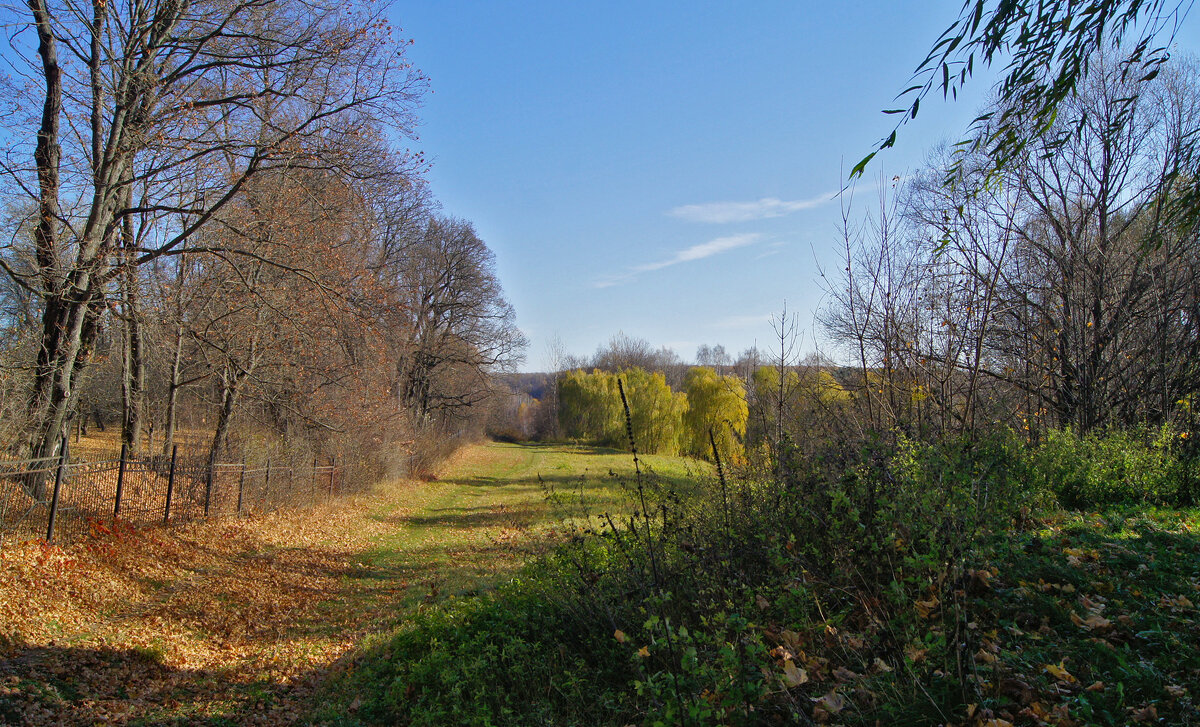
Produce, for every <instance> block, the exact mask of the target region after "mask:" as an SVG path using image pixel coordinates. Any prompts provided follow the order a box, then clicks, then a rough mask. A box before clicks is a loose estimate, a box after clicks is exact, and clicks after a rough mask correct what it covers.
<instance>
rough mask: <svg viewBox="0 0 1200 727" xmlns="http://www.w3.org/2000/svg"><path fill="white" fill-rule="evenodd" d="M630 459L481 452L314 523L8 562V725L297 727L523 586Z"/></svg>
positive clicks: (341, 505)
mask: <svg viewBox="0 0 1200 727" xmlns="http://www.w3.org/2000/svg"><path fill="white" fill-rule="evenodd" d="M610 459H612V460H613V462H614V463H615V462H619V461H623V459H624V458H623V457H620V456H619V455H610V454H598V453H595V452H593V451H588V450H581V449H573V448H567V447H536V446H516V445H499V444H491V445H480V446H473V447H468V448H466V449H464V450H462V451H461V452H459V453H458V454H457V455H456V456H455V457H454V458H453V459H452V460H451V461H450V462H448V463H447V464H446V466H444V467H443V468H442V471H441V472H440V473H439V477H438V478H437V479H436V480H435V481H432V482H420V483H416V482H407V481H395V482H389V483H386V484H384V485H381V486H379V487H378V488H377V489H376V490H375V491H373V492H372V493H370V494H368V495H362V496H358V497H354V498H348V499H345V500H342V501H340V502H338V503H336V504H334V505H331V506H326V507H321V508H318V509H316V510H312V511H305V512H283V513H272V514H262V515H253V516H251V517H246V518H242V519H239V520H223V521H215V522H206V523H195V524H191V525H187V526H183V527H177V528H171V529H153V530H145V531H132V530H128V529H123V528H117V529H115V530H112V531H107V530H104V529H101V531H100V532H97V533H96V535H95V537H92V538H90V539H88V540H87V541H85V542H82V543H77V544H74V545H71V546H69V547H67V548H56V547H48V546H45V545H44V544H40V543H36V542H33V543H25V544H21V545H17V546H6V547H5V549H4V550H0V724H30V725H37V724H96V723H115V724H160V723H164V722H167V723H172V722H173V723H187V724H212V725H221V724H289V723H292V722H294V721H295V720H296V719H298V718H299V716H300V715H301V714H302V713H303V712H304V711H305V709H306V705H307V700H308V699H309V698H310V696H311V694H312V690H313V688H314V687H315V686H316V684H317V683H318V682H319V680H320V678H321V676H322V674H324V673H325V671H326V670H327V669H328V668H330V666H331V665H333V664H334V663H336V661H337V660H338V659H339V658H340V657H341V656H342V655H343V654H345V653H346V652H347V651H348V650H349V649H351V648H352V647H353V646H354V645H355V644H356V643H357V642H359V641H360V640H361V639H362V638H363V637H365V636H366V635H368V634H370V633H373V632H376V631H379V630H382V629H386V628H388V627H390V626H394V625H395V624H397V623H398V622H400V620H402V619H403V618H404V616H405V614H407V613H410V612H411V611H412V609H419V608H422V607H424V604H426V603H429V602H433V601H436V600H439V599H441V598H444V597H446V596H447V595H450V594H455V593H464V592H470V591H472V590H474V589H477V588H479V587H481V586H484V585H486V584H487V583H488V582H490V581H492V580H494V579H496V578H503V577H505V576H506V575H507V574H509V573H511V572H512V571H513V570H514V569H515V568H517V567H519V566H520V564H521V563H522V562H523V561H524V559H525V558H526V557H527V554H528V552H529V547H530V546H531V544H532V543H536V542H537V540H538V539H537V538H531V537H530V535H531V534H532V533H534V532H537V531H540V530H542V529H544V528H546V527H551V526H552V524H553V523H555V522H558V521H559V520H560V518H561V516H562V514H563V510H562V509H561V508H556V507H555V506H553V505H551V504H548V503H547V502H546V500H545V497H544V495H545V488H546V487H557V488H560V489H562V490H563V491H564V492H569V493H570V497H569V498H560V500H562V499H567V500H569V499H571V498H575V497H578V498H582V499H584V500H588V499H589V498H590V502H592V503H598V502H604V501H605V500H607V499H609V498H611V497H612V496H613V493H612V489H611V488H612V481H611V478H608V477H607V475H606V472H607V469H606V468H608V467H609V466H610V465H611V464H612V463H610V462H608V460H610Z"/></svg>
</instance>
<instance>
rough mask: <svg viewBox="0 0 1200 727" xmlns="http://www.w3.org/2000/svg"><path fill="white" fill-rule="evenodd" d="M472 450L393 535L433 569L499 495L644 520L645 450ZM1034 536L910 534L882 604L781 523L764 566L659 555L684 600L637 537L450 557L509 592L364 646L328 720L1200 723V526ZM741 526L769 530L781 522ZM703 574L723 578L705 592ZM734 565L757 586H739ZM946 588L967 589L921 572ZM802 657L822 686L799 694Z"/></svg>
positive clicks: (1160, 520)
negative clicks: (634, 484) (951, 562)
mask: <svg viewBox="0 0 1200 727" xmlns="http://www.w3.org/2000/svg"><path fill="white" fill-rule="evenodd" d="M474 456H475V459H470V458H468V459H467V460H465V461H459V462H458V463H457V466H456V468H455V469H454V470H453V471H452V472H449V473H447V475H446V478H445V479H443V480H441V481H439V482H438V483H437V484H438V485H439V486H440V487H441V488H444V489H437V488H435V489H433V490H431V491H429V492H427V493H426V494H427V495H428V496H429V497H431V498H434V499H431V500H429V501H424V502H423V504H422V508H423V509H420V510H414V511H413V513H411V514H410V517H414V518H416V519H414V520H413V521H412V523H413V525H414V527H413V528H411V529H409V530H408V531H407V532H406V533H404V534H398V535H397V536H396V537H397V538H407V540H404V541H403V542H404V544H405V546H404V547H406V548H408V552H409V553H410V556H408V557H417V555H416V554H417V553H418V552H419V553H421V556H420V557H425V556H426V555H430V554H436V548H435V549H434V550H433V551H430V550H429V549H427V548H426V549H424V550H422V549H421V548H415V544H416V539H419V538H422V537H433V538H434V540H435V541H436V543H439V544H440V545H438V546H437V547H438V548H442V549H443V554H445V549H446V548H453V547H458V546H456V545H455V543H459V544H460V545H461V542H460V541H457V540H455V538H457V537H458V536H456V535H455V533H456V532H458V531H457V530H456V526H457V525H463V524H469V525H470V527H482V526H483V525H482V523H483V522H484V521H485V518H482V515H481V513H484V512H485V511H484V510H480V509H478V508H479V507H480V505H481V504H482V503H494V502H500V501H502V502H504V503H506V504H507V506H512V507H513V509H514V511H517V506H518V505H520V506H521V508H522V509H520V512H521V518H524V522H525V523H526V529H527V531H528V532H532V531H534V530H536V529H537V528H550V527H556V525H554V524H555V523H561V522H562V518H563V517H564V516H568V517H569V516H571V510H572V507H574V506H578V510H579V511H583V510H587V509H608V508H609V507H610V506H611V507H612V508H613V509H615V510H617V511H622V508H631V507H632V504H631V503H629V501H628V500H627V499H626V497H627V495H628V489H627V487H623V486H622V485H621V483H620V480H621V478H622V477H628V476H629V475H630V474H631V469H632V463H631V461H630V458H629V456H628V455H626V454H622V453H618V452H612V451H607V450H594V449H581V448H572V447H562V446H559V447H553V446H547V447H527V446H516V445H494V446H492V447H489V448H487V449H485V450H479V451H478V452H476V453H475V454H474ZM649 459H650V460H652V463H653V464H657V465H658V466H657V467H656V469H658V471H659V473H660V474H663V475H665V477H663V478H661V479H659V480H658V481H657V482H656V483H655V484H653V486H652V487H651V489H652V490H656V491H657V490H660V489H666V490H674V491H676V492H678V493H681V494H682V495H683V498H682V499H681V502H682V503H685V504H688V505H690V506H694V507H699V508H701V509H703V508H705V507H706V506H705V504H704V503H705V501H704V500H703V499H702V498H696V497H693V498H691V501H690V503H689V502H688V498H687V494H688V490H687V488H688V487H695V486H696V485H695V483H696V480H695V479H689V474H693V475H694V474H695V473H694V472H691V471H690V470H689V465H688V464H687V463H686V462H683V461H680V460H665V461H662V462H653V460H654V459H655V458H649ZM691 466H693V467H694V465H691ZM609 470H612V474H610V473H609ZM546 472H551V473H553V475H554V476H556V478H557V479H556V480H555V481H554V483H553V486H552V487H550V488H548V489H551V490H553V496H552V497H551V500H550V502H535V501H533V500H523V499H522V498H525V497H533V496H534V495H535V493H536V492H537V491H540V490H542V489H546V488H544V487H543V485H544V484H545V483H546V480H547V479H548V477H547V475H546V474H545V473H546ZM939 472H940V470H939ZM539 474H540V475H541V482H540V483H539V484H538V487H537V488H534V487H533V486H532V483H533V482H535V481H537V479H538V477H537V476H538V475H539ZM462 488H475V490H474V492H475V494H474V495H473V494H472V493H471V492H469V491H464V490H463V489H462ZM505 488H511V489H509V490H508V491H507V493H506V492H505ZM505 497H510V498H512V499H503V498H505ZM439 498H442V499H439ZM496 498H501V499H500V500H497V499H496ZM759 514H760V515H763V514H769V513H759ZM575 517H578V516H577V515H576V516H575ZM1018 521H1020V522H1022V523H1023V525H1021V526H1019V527H1015V528H1013V529H1011V530H1010V529H1008V528H1003V527H1000V528H997V529H996V530H994V531H989V530H987V529H984V530H983V531H982V533H981V534H979V535H977V536H976V535H972V536H971V539H970V540H969V541H964V542H961V543H960V545H961V546H962V548H961V550H959V551H958V555H956V556H954V557H955V561H956V563H958V564H960V565H956V566H954V567H948V568H947V569H944V570H943V569H941V568H940V567H935V566H938V564H939V563H940V561H938V562H936V563H935V562H932V561H930V559H931V558H932V559H933V560H937V559H936V558H934V556H932V555H923V551H921V552H918V551H912V550H911V548H912V545H911V543H910V542H909V540H910V537H913V536H915V534H910V535H909V536H906V537H904V538H902V539H901V538H897V539H896V540H895V544H894V548H895V553H894V554H891V551H889V552H888V553H885V554H884V555H885V556H886V557H887V558H889V560H890V561H891V562H893V563H894V564H899V563H901V562H903V563H905V564H906V565H904V570H905V575H903V576H902V575H901V573H900V571H899V570H896V571H895V572H894V577H895V578H896V579H897V581H896V582H893V583H892V586H894V588H889V589H887V590H886V591H884V592H881V591H872V590H862V591H856V590H853V589H854V588H855V586H854V585H853V584H854V583H856V582H857V581H855V580H853V579H849V580H846V579H842V580H839V579H838V578H835V577H834V574H825V576H823V577H820V576H818V575H817V574H814V573H809V572H808V571H802V572H800V573H799V575H797V572H796V570H795V569H794V568H793V567H792V566H793V565H794V558H793V556H792V554H791V548H790V546H789V545H788V544H787V543H785V542H783V541H781V540H778V538H777V537H776V532H775V531H773V530H770V531H763V532H762V533H761V536H762V543H761V545H762V547H763V549H764V552H767V553H775V554H776V555H775V556H772V559H768V560H767V561H764V564H765V565H766V566H769V567H768V568H766V569H765V570H764V569H762V568H755V569H752V570H744V571H743V570H739V569H740V568H741V566H740V565H738V563H739V562H740V561H726V560H724V559H723V558H722V557H714V556H712V555H706V550H705V548H712V547H716V548H717V549H720V548H722V547H726V544H725V543H723V542H721V540H720V539H719V538H718V539H716V540H713V539H712V538H711V537H709V538H708V539H707V540H706V539H704V538H703V537H701V536H702V533H701V532H700V531H699V530H697V531H696V532H695V533H693V532H692V531H691V530H690V529H685V530H682V531H679V533H678V535H679V537H680V538H681V540H680V542H679V543H677V544H676V545H678V546H679V547H680V548H681V550H676V551H674V555H671V551H670V548H671V547H672V546H671V544H670V543H663V542H661V541H660V543H659V546H658V547H659V548H660V550H659V551H658V553H659V558H660V561H659V566H658V567H659V568H662V567H663V566H664V565H666V567H667V568H668V569H670V568H672V567H675V568H679V565H676V566H672V565H671V562H672V561H678V563H679V564H683V565H684V566H686V564H688V563H692V564H693V565H694V566H695V567H691V568H690V570H689V568H688V567H684V568H683V569H682V570H680V571H679V573H677V574H676V575H672V576H668V582H669V583H670V585H671V589H670V590H671V591H673V592H674V593H675V595H674V596H672V594H671V593H670V592H663V593H651V594H650V596H649V597H648V598H647V596H646V593H645V591H646V587H645V585H644V584H639V582H638V580H637V578H638V577H639V576H638V575H637V574H638V573H639V570H638V567H633V568H629V569H625V570H624V573H625V575H621V573H622V569H624V566H622V565H621V564H620V562H621V561H622V560H623V559H624V558H625V553H624V552H623V548H624V547H626V545H628V543H629V542H630V541H628V540H626V541H625V543H626V545H622V544H621V540H620V538H616V539H612V538H609V539H605V538H604V537H592V538H590V539H589V538H584V539H578V540H574V541H573V543H572V546H571V547H570V548H568V549H565V550H562V551H559V552H558V553H556V554H555V555H554V556H553V557H552V558H550V559H549V560H547V561H538V564H537V566H536V567H532V568H527V569H525V570H524V571H521V572H519V573H517V572H515V571H504V572H503V573H502V577H497V574H498V573H500V571H497V570H492V571H490V573H491V574H492V577H491V580H488V579H487V577H486V574H485V573H484V572H483V571H485V570H486V569H482V570H480V571H478V572H477V571H474V570H472V567H465V566H467V565H469V564H467V563H466V562H465V561H463V560H462V559H459V558H458V557H454V556H450V557H447V558H446V559H444V560H443V561H441V562H442V563H443V565H446V566H450V565H451V564H452V565H453V566H454V567H456V568H459V572H458V575H457V576H454V578H458V579H459V580H458V581H457V582H458V583H459V584H460V585H462V586H464V590H463V591H461V592H462V593H463V594H466V593H474V592H475V588H477V587H479V585H480V584H485V585H488V586H494V588H491V589H490V590H485V591H484V592H482V593H480V594H478V595H477V596H475V597H472V598H457V599H450V600H447V601H442V602H441V603H440V604H439V605H437V606H436V607H433V608H426V607H424V606H423V605H422V606H421V607H419V608H417V609H415V610H413V609H410V611H409V613H410V614H411V615H410V616H409V617H408V618H407V619H406V621H405V622H404V624H403V625H402V626H400V627H399V628H397V629H394V630H392V631H390V632H387V633H382V634H379V635H378V636H376V637H374V638H372V639H370V640H369V641H368V642H367V643H365V644H363V645H362V647H361V648H360V650H359V652H358V654H357V657H356V658H354V659H352V660H348V661H347V662H345V663H344V665H343V666H344V669H343V670H342V671H341V673H340V674H339V675H338V676H337V677H336V678H335V679H334V680H333V681H332V684H331V686H330V688H329V691H328V692H327V693H326V698H327V699H328V704H327V705H326V708H325V710H324V711H323V712H321V713H320V714H319V717H318V721H321V722H328V723H335V724H344V725H362V724H393V723H399V724H411V725H451V724H456V725H526V724H546V725H564V726H566V725H596V724H611V725H625V724H658V723H659V721H661V722H662V723H663V724H676V723H677V722H678V719H679V718H680V717H679V714H678V712H672V710H673V708H674V707H673V704H677V705H678V707H679V709H680V710H685V711H687V712H688V713H689V714H690V715H691V716H690V717H689V723H694V724H696V725H702V724H713V725H716V724H726V723H729V724H745V725H751V724H754V725H757V724H774V723H795V722H796V721H799V722H800V723H804V722H806V721H808V720H816V721H821V720H823V719H832V721H834V722H837V723H841V724H880V723H882V724H913V725H916V724H930V725H932V724H944V723H947V722H952V723H956V724H993V725H1005V724H1010V725H1060V726H1061V725H1082V724H1101V725H1121V724H1138V723H1146V724H1149V723H1167V724H1200V710H1198V709H1197V702H1196V698H1197V695H1198V694H1200V651H1198V650H1197V649H1196V647H1195V643H1196V639H1197V634H1198V633H1200V621H1198V619H1197V609H1196V604H1197V603H1198V602H1200V536H1198V533H1200V511H1197V510H1171V509H1156V508H1152V507H1148V506H1141V507H1137V508H1131V509H1126V510H1113V511H1108V512H1106V513H1104V514H1096V513H1090V514H1086V513H1061V512H1059V513H1052V514H1049V515H1043V517H1042V518H1041V519H1040V520H1033V519H1028V518H1026V517H1025V516H1024V515H1022V516H1021V518H1018ZM696 522H697V523H700V524H703V523H704V522H707V521H705V520H703V519H700V520H697V521H696ZM1002 522H1003V521H1001V523H1002ZM900 524H901V525H905V526H910V525H914V524H915V523H913V522H909V521H907V520H906V521H904V522H902V523H900ZM746 527H747V528H749V529H748V530H747V531H746V532H745V533H743V535H745V536H746V537H749V538H751V539H753V538H754V537H757V536H755V533H758V532H759V530H761V529H762V528H761V527H760V528H759V530H756V529H755V525H754V523H753V522H749V523H746ZM468 530H469V528H468ZM396 542H400V541H396ZM422 542H424V541H422ZM748 545H752V542H751V541H746V542H745V543H743V544H742V547H746V546H748ZM891 547H892V546H891V545H889V548H891ZM662 548H667V549H668V550H666V551H664V550H662ZM910 551H911V552H910ZM731 552H733V551H731ZM389 557H393V558H399V557H400V556H398V555H395V554H393V555H391V556H389ZM922 558H924V560H925V561H930V563H926V564H925V565H926V566H928V567H921V563H923V562H924V561H923V560H921V559H922ZM960 559H961V560H960ZM485 562H486V559H483V560H480V561H479V562H478V563H476V564H475V565H476V566H479V567H481V568H482V566H483V565H484V564H485ZM506 562H507V561H504V560H493V561H492V566H493V568H494V567H495V566H497V565H498V564H503V563H506ZM747 562H751V561H747ZM796 562H798V561H796ZM701 564H707V566H704V567H709V566H711V567H712V568H714V569H715V570H714V571H713V572H712V573H706V574H704V575H701V576H700V577H699V578H697V577H696V570H697V568H701ZM772 564H774V565H773V566H772ZM639 567H644V564H643V566H639ZM891 567H892V568H898V565H893V566H891ZM772 568H773V569H772ZM722 569H724V570H725V571H727V573H726V577H727V578H728V577H729V576H734V577H735V578H734V580H735V581H737V582H738V583H741V584H742V585H741V586H739V587H735V586H737V583H733V584H732V585H730V584H729V583H724V582H723V581H721V578H720V577H719V576H720V575H721V574H720V572H719V571H721V570H722ZM930 574H932V575H934V576H938V577H941V575H940V574H945V576H946V577H947V578H948V579H952V580H946V581H944V582H940V581H939V582H937V583H935V582H932V581H925V580H922V579H923V578H925V576H926V575H930ZM642 577H646V576H645V573H644V572H642ZM901 578H903V579H905V580H901ZM472 579H474V580H472ZM692 581H695V583H696V584H698V586H697V587H696V588H693V590H692V591H687V590H686V589H685V587H686V586H687V585H688V584H689V583H692ZM468 583H474V584H475V586H471V587H467V586H466V584H468ZM723 583H724V585H722V584H723ZM706 588H712V589H713V590H712V592H711V593H709V591H706V590H705V589H706ZM713 594H716V595H715V596H714V595H713ZM931 594H936V596H934V595H931ZM673 597H674V598H676V599H677V600H678V603H676V604H675V605H673V606H670V609H669V610H671V611H672V612H673V613H676V614H678V617H680V618H689V616H688V614H689V613H690V609H691V607H692V605H694V604H698V603H699V600H696V599H701V600H702V599H706V598H707V599H709V600H710V601H712V605H713V608H708V609H707V610H701V611H700V612H699V616H698V617H691V620H689V621H687V623H686V624H685V623H684V622H683V621H682V620H677V621H675V622H674V625H671V626H670V627H664V626H662V624H661V622H658V621H656V620H655V618H656V616H657V613H658V612H659V611H660V610H662V611H664V612H665V611H666V610H665V609H663V608H662V607H661V606H657V605H655V604H656V603H659V602H662V603H665V602H667V601H670V599H672V598H673ZM679 599H682V600H679ZM939 599H940V600H939ZM685 601H686V603H685ZM410 605H411V604H410ZM713 609H716V610H713ZM693 616H695V615H694V614H693ZM880 619H882V620H880ZM656 623H658V624H659V625H657V626H656V625H655V624H656ZM685 626H686V628H685ZM671 634H674V636H673V638H675V639H676V640H677V643H682V644H683V647H678V646H672V645H671V642H670V638H671V637H670V635H671ZM789 634H790V635H789ZM785 647H786V650H785ZM677 648H679V649H680V651H678V652H677V651H676V649H677ZM681 656H682V659H683V661H682V667H681V666H680V664H681V662H680V657H681ZM787 659H794V664H793V665H794V666H799V667H800V668H802V669H803V670H804V671H805V676H804V680H797V681H799V683H792V684H788V683H787V682H786V681H785V679H784V676H786V674H787V671H786V669H785V666H786V663H785V660H787ZM760 675H761V676H760ZM733 677H737V681H736V683H735V681H733ZM731 685H732V686H731ZM734 687H736V689H735V688H734ZM738 690H742V691H738ZM830 710H832V711H830ZM672 715H673V716H672ZM773 720H774V721H773ZM778 720H783V722H778Z"/></svg>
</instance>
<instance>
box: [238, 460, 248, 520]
mask: <svg viewBox="0 0 1200 727" xmlns="http://www.w3.org/2000/svg"><path fill="white" fill-rule="evenodd" d="M245 487H246V463H245V462H242V474H241V475H239V476H238V509H237V511H238V514H239V515H241V514H242V490H243V489H245Z"/></svg>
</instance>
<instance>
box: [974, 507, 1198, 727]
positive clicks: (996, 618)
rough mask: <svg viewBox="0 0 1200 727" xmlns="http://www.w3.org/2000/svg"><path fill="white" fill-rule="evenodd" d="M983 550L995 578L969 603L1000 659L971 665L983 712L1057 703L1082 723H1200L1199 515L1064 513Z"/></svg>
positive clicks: (1014, 715) (1005, 713) (1042, 709)
mask: <svg viewBox="0 0 1200 727" xmlns="http://www.w3.org/2000/svg"><path fill="white" fill-rule="evenodd" d="M978 556H979V558H980V561H981V565H982V567H987V568H994V569H995V573H996V576H995V577H994V578H993V579H992V582H991V584H990V587H989V588H988V589H986V590H985V591H984V592H983V593H980V594H978V595H977V596H976V597H975V598H974V599H973V600H972V602H971V611H972V614H973V616H974V618H975V623H976V626H977V629H976V634H977V636H978V640H979V643H980V644H981V648H984V649H986V651H988V652H989V653H992V654H993V655H994V656H995V657H996V661H995V662H994V663H983V662H980V663H979V664H978V666H979V667H980V678H981V679H982V682H981V687H982V689H981V694H982V695H983V696H984V700H983V707H984V708H987V709H991V710H992V711H994V712H995V713H996V714H997V715H999V716H1001V718H1004V719H1010V720H1012V719H1018V718H1021V717H1024V718H1026V719H1029V718H1030V715H1031V714H1032V715H1036V714H1039V713H1052V712H1053V710H1055V709H1057V710H1059V712H1060V713H1061V714H1069V715H1070V717H1071V718H1072V719H1074V720H1076V721H1077V722H1078V723H1084V724H1097V725H1121V724H1130V723H1132V722H1145V723H1151V722H1157V721H1158V720H1164V722H1165V723H1168V724H1197V723H1200V711H1198V710H1197V706H1196V705H1197V698H1198V697H1200V650H1198V649H1197V647H1196V644H1197V639H1198V638H1200V618H1198V613H1197V609H1196V604H1197V603H1200V510H1195V509H1193V510H1157V509H1143V510H1129V509H1127V510H1121V511H1114V512H1110V513H1107V514H1097V513H1090V514H1081V513H1069V514H1064V515H1061V516H1059V517H1056V518H1054V519H1052V520H1051V521H1050V523H1049V526H1048V527H1045V528H1043V529H1041V530H1040V531H1038V532H1031V533H1023V534H1018V535H1011V536H1010V535H1005V536H998V537H995V538H994V539H992V540H991V542H989V543H987V544H985V545H984V546H983V547H982V548H981V549H980V552H979V554H978ZM1047 666H1053V667H1060V666H1061V668H1062V669H1063V670H1064V671H1065V674H1066V675H1068V676H1064V675H1063V674H1061V673H1059V674H1056V673H1055V670H1054V669H1048V668H1047ZM1152 717H1154V718H1152Z"/></svg>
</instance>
